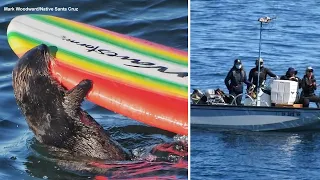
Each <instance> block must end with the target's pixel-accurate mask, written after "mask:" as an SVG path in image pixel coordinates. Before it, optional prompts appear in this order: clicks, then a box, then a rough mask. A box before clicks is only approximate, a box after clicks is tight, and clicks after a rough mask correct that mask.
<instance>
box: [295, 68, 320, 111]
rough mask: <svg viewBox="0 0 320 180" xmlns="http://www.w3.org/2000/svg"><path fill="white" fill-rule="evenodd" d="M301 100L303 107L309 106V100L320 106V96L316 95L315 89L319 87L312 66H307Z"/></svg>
mask: <svg viewBox="0 0 320 180" xmlns="http://www.w3.org/2000/svg"><path fill="white" fill-rule="evenodd" d="M301 87H302V92H301V96H300V97H301V100H302V103H303V107H309V102H315V103H316V104H317V107H318V108H320V106H319V103H320V98H319V97H318V96H316V95H315V93H314V91H315V90H316V89H317V83H316V79H315V77H314V75H313V69H312V67H307V69H306V75H304V76H303V78H302V80H301Z"/></svg>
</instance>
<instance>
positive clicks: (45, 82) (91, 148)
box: [13, 45, 130, 161]
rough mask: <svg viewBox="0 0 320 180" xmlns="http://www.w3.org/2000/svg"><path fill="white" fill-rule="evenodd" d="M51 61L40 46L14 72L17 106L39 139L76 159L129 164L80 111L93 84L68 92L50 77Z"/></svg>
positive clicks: (83, 83)
mask: <svg viewBox="0 0 320 180" xmlns="http://www.w3.org/2000/svg"><path fill="white" fill-rule="evenodd" d="M51 60H53V58H52V57H51V56H50V53H49V48H48V47H47V46H46V45H39V46H37V47H35V48H33V49H31V50H29V51H28V52H27V53H26V54H25V55H24V56H22V57H21V58H20V59H19V61H18V62H17V64H16V66H15V67H14V70H13V89H14V95H15V98H16V102H17V104H18V105H19V107H20V109H21V111H22V113H23V115H24V116H25V118H26V121H27V123H28V125H29V127H30V129H31V130H32V131H33V132H34V134H35V137H36V139H37V140H38V141H39V142H41V143H44V144H46V145H48V146H54V147H56V148H61V149H63V150H67V152H69V153H70V155H71V156H74V157H92V158H97V159H103V160H116V161H121V160H129V159H130V155H129V153H127V152H126V151H124V149H123V148H122V147H120V146H119V145H118V144H117V143H116V142H114V141H113V140H112V139H111V137H110V136H109V135H108V134H107V132H106V131H105V130H104V129H103V128H102V127H101V125H99V124H98V123H97V122H96V121H95V120H94V119H93V118H92V117H91V116H90V115H89V114H88V113H87V112H85V111H83V110H82V109H81V107H80V106H81V102H82V101H83V100H84V98H85V96H86V95H87V94H88V92H89V91H90V89H91V88H92V81H90V80H83V81H81V82H80V83H79V84H78V85H77V86H75V87H74V88H73V89H71V90H69V91H67V90H66V89H65V88H64V87H62V86H61V85H60V84H58V83H57V81H56V80H55V79H54V78H52V77H51V76H50V71H49V63H50V61H51Z"/></svg>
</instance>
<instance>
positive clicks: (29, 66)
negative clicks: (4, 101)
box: [12, 44, 51, 100]
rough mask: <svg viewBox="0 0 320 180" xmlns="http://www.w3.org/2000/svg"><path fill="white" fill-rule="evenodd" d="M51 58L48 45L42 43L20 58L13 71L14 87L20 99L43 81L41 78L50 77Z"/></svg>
mask: <svg viewBox="0 0 320 180" xmlns="http://www.w3.org/2000/svg"><path fill="white" fill-rule="evenodd" d="M50 59H51V56H50V52H49V48H48V46H47V45H45V44H41V45H39V46H36V47H34V48H32V49H31V50H29V51H28V52H26V53H25V54H24V55H23V56H22V57H21V58H20V59H19V60H18V62H17V64H16V66H15V67H14V69H13V72H12V78H13V79H12V80H13V89H14V91H15V95H16V98H17V99H18V100H22V96H23V95H24V94H26V93H28V92H29V90H30V88H31V87H33V86H34V85H36V84H37V83H39V82H41V79H44V78H48V77H49V63H50ZM40 84H41V83H40ZM20 98H21V99H20Z"/></svg>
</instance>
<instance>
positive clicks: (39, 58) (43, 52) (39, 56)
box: [16, 44, 51, 72]
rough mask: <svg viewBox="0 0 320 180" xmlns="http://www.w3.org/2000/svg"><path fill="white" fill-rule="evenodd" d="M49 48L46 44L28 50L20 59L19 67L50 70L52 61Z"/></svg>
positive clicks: (38, 70) (40, 70)
mask: <svg viewBox="0 0 320 180" xmlns="http://www.w3.org/2000/svg"><path fill="white" fill-rule="evenodd" d="M50 58H51V56H50V52H49V48H48V46H47V45H45V44H41V45H39V46H36V47H34V48H32V49H30V50H29V51H27V52H26V53H25V54H24V55H23V56H22V57H21V58H20V59H19V61H18V63H17V66H16V67H17V68H21V69H20V70H23V69H28V70H33V71H37V72H48V70H49V62H50Z"/></svg>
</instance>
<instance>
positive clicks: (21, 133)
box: [0, 0, 188, 180]
mask: <svg viewBox="0 0 320 180" xmlns="http://www.w3.org/2000/svg"><path fill="white" fill-rule="evenodd" d="M56 2H57V1H50V3H48V2H47V3H44V1H40V0H39V1H28V0H13V1H1V2H0V7H1V8H0V44H1V46H0V179H1V180H2V179H93V178H94V177H95V176H96V175H94V174H81V173H79V172H73V171H66V170H63V169H60V168H59V167H57V165H56V164H55V163H53V162H51V161H50V160H47V159H46V156H45V155H44V154H46V148H43V147H42V146H41V145H40V144H39V143H38V142H36V140H35V138H34V135H33V133H32V132H31V131H30V130H29V129H28V126H27V124H26V121H25V119H24V117H23V116H22V115H21V113H20V111H19V109H18V106H17V104H16V102H15V99H14V95H13V89H12V83H11V81H12V80H11V79H12V76H11V72H12V69H13V66H14V64H15V62H16V61H17V57H16V55H15V54H14V53H13V51H12V50H11V49H10V47H9V45H8V43H7V37H6V29H7V26H8V24H9V22H10V20H11V19H12V18H14V17H15V16H17V15H22V14H26V13H28V12H5V11H4V10H3V9H4V7H50V8H54V7H66V8H67V7H75V8H78V10H79V11H78V12H36V13H41V14H48V15H55V16H60V17H63V18H67V19H71V20H75V21H79V22H83V23H87V24H90V25H94V26H97V27H101V28H104V29H109V30H112V31H115V32H119V33H123V34H127V35H131V36H134V37H138V38H142V39H146V40H150V41H153V42H156V43H160V44H164V45H167V46H171V47H175V48H178V49H182V50H186V51H187V50H188V3H187V1H179V0H157V1H156V0H151V1H146V0H134V1H103V0H94V1H88V0H86V1H73V2H72V1H64V2H63V1H61V2H59V5H58V6H57V3H56ZM29 13H33V12H29ZM44 38H45V37H44ZM83 108H84V109H85V110H87V111H88V112H89V114H91V115H92V116H93V117H94V118H95V119H96V120H97V121H98V122H99V123H101V124H102V126H103V127H104V128H105V129H108V130H109V131H110V133H111V135H112V136H113V137H114V138H115V139H116V140H117V141H118V142H119V143H120V144H122V145H123V146H124V147H126V148H127V149H133V150H137V151H139V152H140V151H142V152H145V153H148V151H150V147H153V146H155V145H159V144H163V143H172V142H174V141H175V140H174V134H172V133H169V132H166V131H162V130H158V129H156V128H150V127H147V126H145V125H143V124H141V123H139V122H136V121H134V120H131V119H128V118H126V117H123V116H121V115H118V114H114V113H113V112H110V111H108V110H106V109H103V108H101V107H99V106H96V105H94V104H92V103H89V102H85V103H84V105H83ZM164 154H165V153H164ZM164 156H168V153H167V154H166V155H164ZM164 158H166V157H164ZM106 163H108V162H106ZM186 163H187V157H186V158H184V159H183V162H180V163H179V165H177V166H175V165H172V164H167V163H156V164H152V163H151V164H147V163H146V164H143V163H142V164H137V166H135V167H132V169H133V170H132V169H131V171H126V170H124V171H121V168H119V169H118V170H117V171H116V172H112V170H111V172H109V174H108V175H103V174H100V175H101V176H100V179H105V178H104V177H103V176H106V177H109V178H111V179H117V178H125V179H129V178H134V177H136V178H137V177H140V178H146V177H151V178H152V177H153V178H155V177H167V178H175V179H187V167H186V166H185V165H186ZM129 164H130V163H129ZM118 166H119V165H118ZM120 166H121V165H120ZM124 166H125V165H124ZM126 167H128V166H126ZM127 170H128V168H127ZM130 173H131V174H130Z"/></svg>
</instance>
